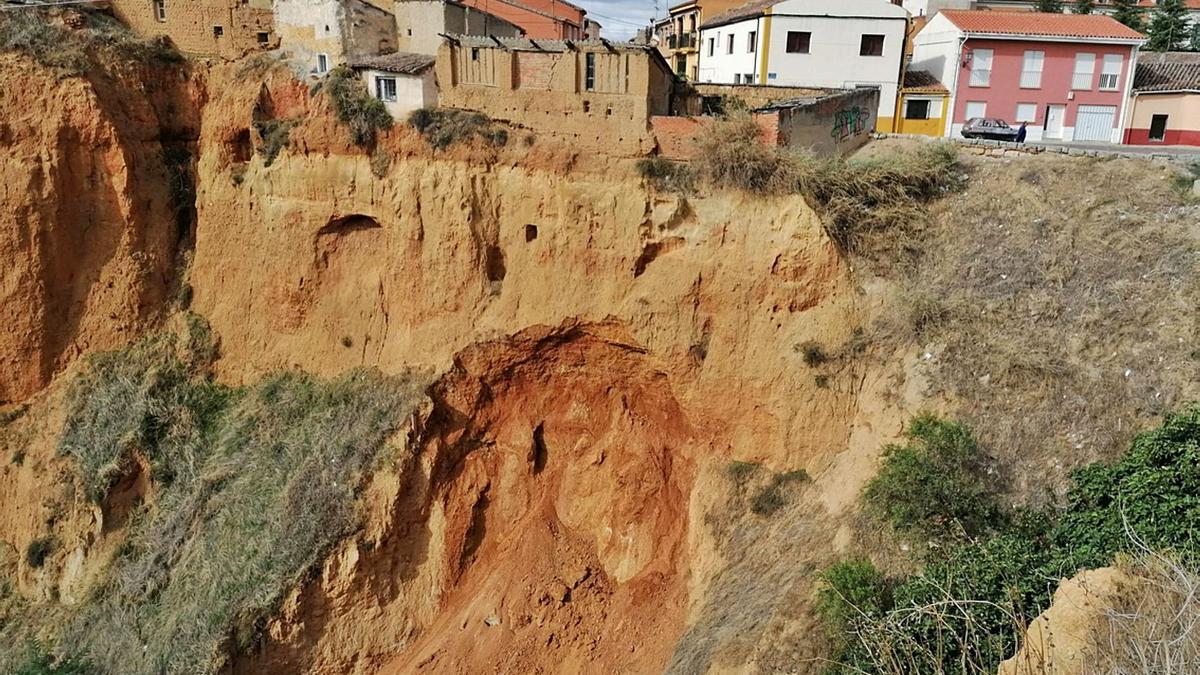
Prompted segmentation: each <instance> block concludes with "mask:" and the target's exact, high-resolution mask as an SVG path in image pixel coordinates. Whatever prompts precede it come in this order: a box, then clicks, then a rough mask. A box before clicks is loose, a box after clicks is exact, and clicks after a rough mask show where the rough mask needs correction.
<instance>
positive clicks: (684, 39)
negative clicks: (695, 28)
mask: <svg viewBox="0 0 1200 675" xmlns="http://www.w3.org/2000/svg"><path fill="white" fill-rule="evenodd" d="M696 42H697V40H696V34H695V33H684V34H683V35H672V36H670V37H668V38H667V47H669V48H671V49H695V48H696Z"/></svg>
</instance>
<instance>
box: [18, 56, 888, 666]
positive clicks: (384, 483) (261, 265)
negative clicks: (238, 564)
mask: <svg viewBox="0 0 1200 675" xmlns="http://www.w3.org/2000/svg"><path fill="white" fill-rule="evenodd" d="M10 65H11V64H10ZM5 74H6V75H7V74H12V75H13V76H14V77H16V76H18V74H17V73H16V72H15V70H10V71H6V73H5ZM102 84H103V85H104V86H101V85H102ZM112 85H113V83H112V82H107V83H99V84H98V83H89V82H88V81H86V80H81V79H76V80H68V81H65V82H62V83H57V84H52V83H50V82H49V81H48V79H47V78H46V76H45V74H44V73H43V74H42V76H41V79H40V80H37V82H34V79H33V78H30V79H29V87H30V88H31V89H34V90H38V91H44V92H45V93H44V94H42V96H43V98H44V99H45V100H44V102H43V104H44V105H43V107H44V108H45V110H47V111H49V114H44V113H43V114H41V115H36V116H35V115H34V114H33V113H32V112H29V111H28V107H29V106H28V98H26V97H20V98H18V97H12V96H10V97H7V98H5V99H4V104H3V105H4V106H5V109H6V116H5V117H4V119H6V120H7V119H11V120H13V121H11V122H8V123H6V125H5V126H3V127H0V131H3V135H2V136H0V139H2V140H3V142H4V143H5V144H6V145H7V146H8V147H10V148H13V149H14V153H13V155H12V156H13V159H11V160H9V161H6V162H5V163H4V164H3V165H0V167H2V170H3V171H4V175H3V177H4V178H5V183H6V185H8V188H7V189H6V190H5V191H4V192H3V193H0V201H2V202H3V204H2V205H3V207H4V211H3V213H4V214H6V215H4V216H0V218H4V217H8V218H9V219H10V220H11V221H12V222H11V223H5V227H4V228H3V230H2V231H0V257H2V258H3V259H4V260H12V261H17V264H15V265H10V266H8V267H7V268H6V271H5V272H4V273H3V274H4V276H3V280H4V281H3V285H2V286H0V292H2V293H3V294H4V307H5V312H6V315H8V316H6V319H9V325H11V326H12V327H13V328H11V329H6V331H5V332H4V334H3V339H2V340H0V361H2V362H3V363H4V364H6V365H10V364H11V366H12V367H8V368H5V369H4V373H3V374H0V398H6V399H14V400H21V399H24V398H25V397H26V396H27V395H28V394H30V393H31V392H34V391H36V390H38V389H39V388H41V387H42V386H43V385H45V383H46V382H47V381H48V380H49V378H50V377H51V376H52V375H53V374H54V373H55V372H56V371H58V370H59V369H61V368H62V367H64V366H65V365H67V364H68V363H69V362H70V361H71V359H72V358H74V357H75V356H77V355H79V354H80V353H83V352H85V351H87V350H89V349H98V348H105V347H115V346H118V345H120V344H123V343H126V342H128V341H130V340H131V339H132V338H134V337H135V336H136V335H138V334H139V332H141V331H142V330H144V329H145V327H146V326H147V325H149V324H151V323H152V322H153V321H154V320H155V319H156V318H158V317H160V316H163V315H165V314H167V313H168V312H169V304H170V303H169V301H168V300H167V297H168V295H169V292H171V291H172V290H173V288H174V286H175V285H176V284H178V283H180V281H179V280H178V279H176V278H175V276H174V272H175V262H176V260H178V259H179V257H180V255H181V251H188V250H189V249H190V244H191V238H190V236H188V235H189V232H190V228H189V227H188V226H189V225H190V222H189V221H188V220H187V219H186V218H185V219H184V220H182V221H180V220H176V219H175V217H176V215H177V214H176V213H175V206H177V204H173V203H172V194H171V190H170V181H169V180H167V178H168V177H169V174H168V173H167V171H168V166H167V165H166V164H164V161H163V159H162V157H163V148H164V143H166V147H171V144H172V143H182V144H184V145H185V146H186V148H187V149H190V150H192V151H194V153H195V155H196V157H197V158H198V159H197V163H196V165H195V172H196V201H195V209H196V211H195V221H194V222H195V229H194V232H195V238H194V252H192V254H191V255H190V266H189V267H188V269H187V272H186V286H185V288H186V289H190V295H191V298H192V301H191V308H192V309H193V310H194V311H196V312H197V313H199V314H201V315H203V316H205V317H206V318H207V319H208V320H209V321H210V322H211V325H212V328H213V330H214V332H215V334H216V335H217V336H218V338H219V340H220V360H219V362H218V364H217V369H218V373H219V376H220V377H221V378H222V379H224V380H226V381H228V382H232V383H240V382H247V381H251V380H253V379H255V378H257V377H259V376H261V375H263V374H265V373H268V372H270V371H273V370H277V369H280V368H291V367H296V368H302V369H305V370H309V371H313V372H316V373H318V374H323V375H332V374H336V373H340V372H343V371H345V370H347V369H349V368H352V367H356V366H364V365H365V366H377V367H379V368H381V369H383V370H385V371H392V372H396V371H399V370H401V369H404V368H407V367H412V366H416V367H421V368H426V369H430V370H433V371H435V372H437V373H440V374H442V375H441V377H440V378H439V379H438V380H437V384H436V385H435V386H434V387H433V388H432V389H431V390H430V399H431V402H430V404H429V405H428V407H427V409H426V411H425V413H424V414H423V415H422V417H421V419H420V420H416V424H415V425H414V427H415V429H416V432H414V436H413V438H412V443H414V444H415V445H416V447H417V448H418V449H419V452H418V453H417V459H416V461H415V464H414V466H413V467H404V468H403V470H400V469H399V468H395V469H388V470H383V471H381V472H380V473H379V474H378V475H377V476H375V478H374V479H373V481H372V483H371V485H370V486H369V488H368V490H367V491H366V493H365V495H364V498H363V504H364V513H365V515H366V518H367V522H368V525H367V527H366V528H365V530H364V532H363V533H362V534H361V535H360V536H359V537H356V538H355V539H354V540H353V541H348V542H345V543H344V545H343V546H342V547H341V548H340V549H339V550H338V551H337V552H335V554H334V555H333V556H331V558H330V559H329V560H328V561H327V563H326V564H325V565H324V567H323V568H322V569H321V570H320V571H319V573H318V574H317V575H315V578H313V579H311V580H309V581H307V582H306V583H304V584H303V585H302V586H300V587H299V588H297V589H296V591H295V593H294V594H293V595H292V597H291V598H290V599H289V601H288V602H287V603H286V604H285V606H284V607H283V608H282V612H281V615H280V617H279V618H278V619H277V620H275V621H274V622H273V623H272V624H271V625H270V626H269V627H268V628H267V637H266V640H265V641H264V643H263V644H261V645H258V646H257V647H256V648H255V649H253V650H251V651H250V652H249V653H247V654H243V655H241V656H239V657H238V658H237V660H236V661H235V663H234V667H233V669H234V670H235V671H237V672H263V671H264V670H287V671H295V670H305V671H311V672H369V671H374V670H376V669H384V670H385V671H386V672H413V671H415V670H426V671H430V672H481V671H490V670H497V669H502V670H510V671H521V672H526V671H529V672H537V671H547V672H548V671H555V670H560V669H563V668H566V669H568V670H572V669H574V670H582V669H585V664H593V665H597V664H598V665H599V666H601V667H603V668H605V669H608V670H617V671H627V672H644V671H654V670H659V669H662V668H663V667H664V666H665V665H666V664H667V663H668V661H669V660H670V659H671V655H672V650H673V649H674V641H675V639H676V637H677V636H679V635H680V634H681V633H682V632H683V631H684V629H685V627H686V626H687V625H688V624H689V622H691V621H693V620H694V619H695V613H696V611H697V608H698V607H700V606H701V605H703V603H704V598H705V594H706V592H707V589H706V587H705V584H706V583H707V582H706V580H707V579H709V578H710V577H711V575H712V573H713V571H714V570H715V569H716V568H718V567H719V566H720V565H721V564H722V558H721V554H719V553H718V552H717V550H718V547H717V546H715V544H714V542H713V541H712V533H711V532H710V531H709V530H708V529H707V528H706V526H705V518H706V514H707V513H708V512H709V510H711V509H712V508H713V506H714V499H717V498H723V497H720V495H721V494H723V492H722V491H720V490H717V491H714V490H713V489H712V487H713V486H712V485H711V483H710V484H705V482H704V480H705V479H703V478H700V476H702V475H704V471H705V468H707V475H708V476H709V478H708V480H709V481H710V482H711V480H712V475H713V474H714V472H719V470H720V469H719V467H723V466H725V465H726V464H727V463H728V462H730V461H732V460H735V459H737V460H748V461H762V462H765V463H766V464H767V465H768V466H769V467H770V468H772V469H775V470H791V469H799V468H804V469H806V470H807V471H808V472H809V473H810V474H813V475H814V476H817V477H818V480H817V484H818V485H820V486H822V487H821V489H820V490H819V491H818V494H820V495H822V497H821V498H823V499H825V502H826V503H825V506H826V507H828V508H830V509H831V510H833V511H836V510H837V509H838V508H840V507H841V506H844V504H845V502H846V501H847V500H846V499H844V498H842V497H844V496H845V495H847V494H848V495H852V494H854V487H853V486H848V487H847V485H846V484H845V481H843V480H841V479H839V478H838V477H837V476H836V475H834V474H835V473H837V472H834V471H830V470H829V467H831V466H844V465H847V464H848V463H849V464H851V465H858V464H862V463H863V462H864V461H867V462H869V455H868V454H864V453H863V452H849V453H847V452H846V450H847V449H851V450H853V449H854V448H859V449H861V448H866V447H868V446H869V447H870V448H872V449H873V448H874V447H876V446H877V443H878V440H879V438H880V437H881V436H882V437H886V436H887V435H888V434H889V433H892V432H893V431H894V430H893V429H890V428H888V429H884V428H883V426H882V425H885V424H888V422H886V421H885V422H878V420H874V421H876V422H877V424H876V425H874V426H873V425H872V424H871V423H869V420H868V419H867V418H880V419H885V420H887V419H892V420H893V421H894V416H891V417H889V416H888V415H881V414H880V410H879V403H878V401H879V399H880V397H881V392H880V390H881V389H886V388H887V386H888V385H887V380H886V379H885V378H884V377H883V376H880V375H878V374H876V375H873V376H872V377H870V378H868V377H867V376H866V374H865V373H863V372H859V371H858V370H854V368H851V370H850V371H847V372H845V373H841V374H840V375H839V377H838V378H837V381H836V382H835V383H834V386H817V385H816V384H815V383H814V372H813V370H812V369H811V368H809V367H807V366H806V365H805V364H804V358H803V354H802V350H801V348H800V346H801V345H802V344H803V343H805V342H807V341H810V340H814V341H817V342H819V343H821V344H822V345H824V347H825V348H826V349H828V350H830V351H837V350H838V349H840V348H841V347H842V346H843V345H844V343H846V342H847V340H849V339H850V336H851V334H852V332H853V331H854V329H856V328H858V327H859V326H861V325H862V324H863V322H864V321H865V318H864V314H865V313H866V311H867V310H866V309H865V308H864V307H862V306H861V305H862V299H861V298H862V294H861V292H860V291H859V290H858V289H856V288H855V286H854V284H853V283H852V281H851V279H850V276H849V270H848V268H847V265H846V263H845V262H844V261H843V260H842V258H841V257H840V256H839V255H838V253H837V251H836V250H835V247H834V246H833V244H832V243H831V242H830V240H829V239H828V238H827V237H826V236H825V234H824V232H823V230H822V228H821V225H820V222H819V221H818V219H817V217H816V216H815V214H814V213H813V212H812V210H811V209H810V208H809V207H808V206H807V205H806V204H805V203H804V201H803V200H802V199H801V198H799V197H781V198H755V197H750V196H746V195H739V194H716V195H711V196H705V197H702V198H695V199H687V198H684V197H681V196H679V195H675V194H663V193H658V192H655V191H653V190H651V189H649V188H648V187H647V186H646V185H644V184H643V182H642V181H641V180H640V179H638V178H637V177H636V175H635V172H634V171H633V170H632V167H629V166H625V165H612V166H604V165H601V164H598V163H593V162H592V161H591V160H589V159H588V158H580V157H577V156H573V153H572V152H571V150H570V149H563V148H558V147H555V146H553V145H551V144H548V143H543V142H542V141H537V142H536V143H535V144H534V145H533V146H532V147H528V146H525V145H524V144H520V143H514V144H513V146H514V147H510V148H508V149H505V150H503V151H499V152H497V151H494V150H482V149H478V148H476V149H469V148H465V149H464V148H459V149H457V150H453V151H451V152H450V153H447V154H437V155H434V153H433V152H432V151H431V150H430V149H429V148H428V146H426V145H425V144H424V142H423V141H422V140H421V139H420V138H419V137H418V136H416V135H415V133H414V132H412V131H411V130H409V129H407V128H397V129H395V130H393V131H392V132H390V133H389V134H388V135H387V136H386V137H385V138H384V140H383V143H382V147H383V149H384V151H386V153H387V154H388V155H389V156H390V157H391V162H390V166H389V167H388V168H387V170H386V171H384V172H380V173H381V175H376V172H373V171H372V161H371V158H370V156H369V155H368V154H367V153H366V152H364V151H362V150H359V149H357V148H353V147H351V146H350V145H349V144H348V141H347V134H346V132H345V130H344V129H343V128H341V127H340V126H338V125H337V124H336V123H335V122H333V121H332V119H331V116H330V114H329V111H328V109H327V108H326V107H325V105H326V104H325V103H324V102H323V101H322V100H321V99H320V98H316V99H314V98H312V97H311V96H310V94H309V92H308V91H307V88H306V87H304V86H303V85H300V84H299V83H297V82H295V81H293V80H291V79H290V77H289V76H286V75H284V74H281V73H279V72H275V73H270V72H268V73H266V74H264V73H262V72H261V71H258V70H248V69H246V68H243V67H240V66H223V67H220V68H218V69H216V70H215V71H212V72H206V73H204V74H203V80H200V79H195V80H191V81H182V82H181V84H180V87H182V89H176V88H173V87H172V88H170V91H171V92H173V93H171V95H170V96H166V95H163V96H158V94H153V92H150V93H146V94H145V96H142V94H141V92H139V91H134V92H133V93H132V94H130V95H129V96H126V97H124V98H123V99H122V100H121V101H120V102H119V105H118V104H117V103H116V102H114V101H113V100H112V99H111V98H108V97H109V94H108V93H107V92H108V89H105V87H107V86H112ZM204 91H208V92H211V93H212V97H211V100H205V96H206V95H205V94H204V93H203V92H204ZM181 92H182V93H181ZM139 96H142V97H141V98H139ZM156 97H157V98H156ZM159 98H162V100H164V101H172V102H173V103H172V105H175V106H178V108H179V110H181V111H183V112H179V113H178V114H180V115H182V117H179V118H178V119H176V121H174V122H172V123H170V124H168V123H166V122H164V121H162V120H165V119H168V116H167V115H166V114H165V112H162V113H160V111H165V109H166V108H165V107H163V105H159V104H158V103H156V102H157V101H158V100H159ZM189 102H190V103H189ZM193 104H194V105H195V106H198V107H197V108H195V109H197V110H199V111H200V113H199V114H200V115H201V116H202V121H201V118H194V117H190V116H189V115H191V113H190V112H188V110H192V108H188V107H187V106H188V105H193ZM156 106H157V107H156ZM10 113H11V114H10ZM171 119H175V118H171ZM265 119H292V120H295V121H296V122H297V126H296V127H295V129H294V130H293V132H292V139H293V140H292V144H291V147H290V149H287V150H285V151H284V152H283V153H282V154H281V155H280V156H279V157H278V158H277V159H276V160H275V161H274V163H273V164H272V165H271V166H265V163H264V160H263V157H262V155H261V154H260V153H259V149H260V147H261V145H262V139H261V137H260V136H259V135H258V134H257V133H256V132H255V131H254V123H255V122H256V121H262V120H265ZM180 120H182V121H180ZM192 138H195V139H196V140H195V142H194V144H192V142H191V139H192ZM375 168H376V170H378V168H379V167H378V165H377V166H376V167H375ZM188 257H189V256H187V255H184V258H188ZM25 354H31V355H32V358H25V357H24V355H25ZM851 371H853V372H851ZM863 397H866V398H868V399H870V400H871V401H873V402H872V403H870V404H869V405H864V402H863V401H861V400H860V399H861V398H863ZM46 446H47V447H46V452H45V455H46V457H47V461H49V458H50V455H51V454H52V451H51V449H50V448H51V445H50V444H49V443H47V444H46ZM55 466H58V464H55ZM714 467H716V468H714ZM59 470H61V467H59ZM25 473H28V472H25ZM19 475H20V476H25V474H24V473H20V474H19ZM16 476H18V474H17V473H13V474H12V475H8V474H5V475H3V476H0V491H2V492H4V493H7V494H17V487H13V486H18V487H20V489H21V490H26V488H27V487H28V485H30V484H31V483H30V481H29V480H28V477H22V478H21V479H20V481H21V482H20V483H19V485H18V483H16V482H13V481H16V480H17V478H16ZM10 479H11V481H10ZM5 481H9V482H12V486H9V487H6V485H8V483H6V482H5ZM10 487H11V488H12V489H9V488H10ZM826 488H828V489H826ZM27 491H28V490H26V492H27ZM21 494H24V492H22V493H21ZM838 495H842V497H838ZM29 517H36V516H35V515H30V516H29ZM81 518H82V516H81ZM84 520H86V518H84ZM23 527H24V526H23ZM39 527H40V526H39ZM31 528H32V526H30V527H26V528H25V529H26V530H29V532H32V531H33V529H36V528H33V529H31ZM29 532H24V531H22V533H19V534H14V533H12V532H0V539H8V540H13V541H18V540H20V541H21V542H24V540H25V539H27V538H28V536H29ZM89 541H90V540H89ZM81 555H86V551H85V552H84V554H81ZM89 559H90V558H89ZM56 564H57V563H56ZM84 576H85V575H83V574H82V573H79V574H76V575H75V577H77V578H84ZM714 649H715V647H714Z"/></svg>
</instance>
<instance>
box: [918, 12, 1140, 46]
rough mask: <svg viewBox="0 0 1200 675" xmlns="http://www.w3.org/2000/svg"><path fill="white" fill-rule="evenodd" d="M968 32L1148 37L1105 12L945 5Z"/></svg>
mask: <svg viewBox="0 0 1200 675" xmlns="http://www.w3.org/2000/svg"><path fill="white" fill-rule="evenodd" d="M941 14H942V16H945V17H946V18H947V19H949V20H950V22H951V23H953V24H954V25H955V26H958V27H959V28H960V29H961V30H963V31H964V32H966V33H988V34H991V35H1028V36H1030V37H1051V38H1079V39H1087V38H1097V39H1105V40H1144V39H1145V38H1146V36H1145V35H1142V34H1141V33H1139V32H1137V31H1136V30H1134V29H1132V28H1130V27H1129V26H1126V25H1124V24H1122V23H1120V22H1118V21H1117V20H1116V19H1113V18H1112V17H1110V16H1104V15H1102V14H1046V13H1043V12H997V11H968V10H957V9H944V10H942V12H941Z"/></svg>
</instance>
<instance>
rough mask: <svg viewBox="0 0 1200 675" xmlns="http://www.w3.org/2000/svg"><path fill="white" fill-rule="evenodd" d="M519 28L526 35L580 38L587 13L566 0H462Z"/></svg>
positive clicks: (537, 37) (536, 37) (551, 37)
mask: <svg viewBox="0 0 1200 675" xmlns="http://www.w3.org/2000/svg"><path fill="white" fill-rule="evenodd" d="M462 3H463V4H464V5H467V6H469V7H474V8H475V9H478V10H481V11H485V12H488V13H490V14H494V15H496V16H499V17H501V18H503V19H505V20H506V21H509V22H511V23H513V24H516V25H517V26H520V27H521V30H522V31H524V33H525V36H526V37H531V38H534V39H547V40H582V39H583V34H584V30H585V26H584V23H585V21H586V19H587V12H586V11H584V9H583V8H582V7H579V6H578V5H574V4H571V3H570V2H567V1H566V0H462Z"/></svg>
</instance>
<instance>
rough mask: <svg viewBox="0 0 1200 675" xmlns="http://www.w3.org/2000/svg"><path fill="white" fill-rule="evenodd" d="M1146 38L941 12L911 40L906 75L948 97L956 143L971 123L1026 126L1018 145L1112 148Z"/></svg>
mask: <svg viewBox="0 0 1200 675" xmlns="http://www.w3.org/2000/svg"><path fill="white" fill-rule="evenodd" d="M1145 40H1146V38H1145V36H1144V35H1142V34H1141V33H1139V32H1137V31H1135V30H1133V29H1132V28H1129V27H1127V26H1125V25H1123V24H1121V23H1118V22H1117V21H1115V20H1113V19H1112V18H1111V17H1107V16H1103V15H1098V14H1040V13H1036V12H1000V11H965V10H949V9H947V10H943V11H941V12H939V13H938V14H936V15H935V16H934V17H933V18H932V19H930V20H929V23H928V24H926V25H925V27H924V28H923V29H922V30H921V32H920V33H918V34H917V35H916V37H915V38H914V39H913V58H912V62H913V66H912V67H913V68H916V69H918V70H925V71H928V72H931V73H933V74H934V75H935V76H937V77H938V79H939V80H940V81H941V82H942V84H944V85H945V86H946V88H947V89H949V90H950V102H949V109H950V124H949V125H948V126H947V128H946V135H947V136H953V137H957V136H959V134H960V132H961V131H962V126H963V124H964V123H965V122H966V121H967V120H969V119H972V118H976V117H992V118H999V119H1002V120H1004V121H1005V122H1008V123H1009V124H1010V125H1012V126H1014V127H1015V126H1017V125H1018V124H1020V123H1021V122H1026V123H1027V125H1028V126H1027V134H1028V135H1027V140H1030V141H1038V140H1053V141H1074V142H1103V143H1119V142H1121V135H1122V130H1123V129H1124V128H1125V121H1126V117H1127V115H1128V114H1129V110H1128V109H1129V93H1130V86H1131V84H1132V79H1133V78H1132V77H1131V74H1132V73H1133V72H1134V70H1135V68H1136V67H1137V58H1138V48H1139V47H1140V46H1141V45H1142V44H1143V43H1144V42H1145Z"/></svg>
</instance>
